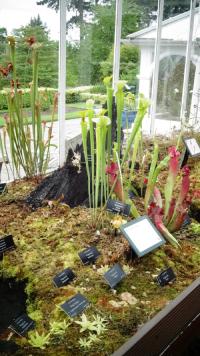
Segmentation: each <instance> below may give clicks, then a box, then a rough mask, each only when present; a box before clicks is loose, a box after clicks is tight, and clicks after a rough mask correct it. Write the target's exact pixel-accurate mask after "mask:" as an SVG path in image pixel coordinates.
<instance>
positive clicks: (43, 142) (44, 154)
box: [0, 36, 57, 177]
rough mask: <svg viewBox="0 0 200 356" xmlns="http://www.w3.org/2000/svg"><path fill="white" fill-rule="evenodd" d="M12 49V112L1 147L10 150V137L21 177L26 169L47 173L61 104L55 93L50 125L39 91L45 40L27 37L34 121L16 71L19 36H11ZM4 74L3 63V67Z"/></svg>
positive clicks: (13, 159) (15, 167) (9, 94)
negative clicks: (25, 107)
mask: <svg viewBox="0 0 200 356" xmlns="http://www.w3.org/2000/svg"><path fill="white" fill-rule="evenodd" d="M8 45H9V50H10V61H11V62H10V63H9V64H8V65H7V73H4V75H5V74H10V75H11V76H12V79H11V86H10V90H9V91H7V95H6V98H7V104H8V114H7V115H5V117H4V119H5V124H6V126H5V127H4V136H5V139H4V140H2V139H1V144H0V149H1V151H2V146H3V151H6V152H7V153H8V149H7V147H6V146H7V143H6V142H7V139H8V140H9V146H10V157H11V163H12V171H13V173H14V176H15V173H16V175H17V177H20V174H21V169H23V171H24V173H25V175H26V176H27V177H31V176H34V175H37V174H44V173H45V172H46V170H47V168H48V163H49V160H50V146H51V138H52V129H53V121H54V117H55V113H56V108H57V94H56V95H55V97H54V103H53V110H52V116H51V122H50V126H49V127H47V125H46V122H44V121H42V119H41V111H40V95H39V92H38V67H39V51H40V47H41V44H39V43H37V42H36V40H35V38H34V37H31V38H29V39H27V45H28V46H29V47H30V51H31V55H32V82H31V84H30V99H31V100H30V101H31V124H29V122H28V118H27V117H25V113H24V110H23V90H22V89H20V83H19V80H18V77H17V72H16V40H15V38H14V37H12V36H9V37H8ZM1 74H2V67H1Z"/></svg>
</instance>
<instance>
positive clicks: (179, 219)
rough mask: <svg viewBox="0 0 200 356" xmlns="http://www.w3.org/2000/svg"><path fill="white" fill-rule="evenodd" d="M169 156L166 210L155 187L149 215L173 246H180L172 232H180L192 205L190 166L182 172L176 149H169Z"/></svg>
mask: <svg viewBox="0 0 200 356" xmlns="http://www.w3.org/2000/svg"><path fill="white" fill-rule="evenodd" d="M169 156H170V160H169V173H168V177H167V181H166V184H165V188H164V198H165V199H164V208H163V202H162V197H161V193H160V191H159V189H158V188H157V187H155V188H154V194H153V199H154V201H153V202H152V203H151V204H150V205H149V209H148V215H149V216H150V218H151V219H152V220H153V222H154V223H155V225H156V227H157V229H158V230H159V231H160V232H161V233H162V234H163V235H164V236H165V237H166V239H167V240H168V241H170V242H171V243H172V244H173V245H178V242H177V240H176V239H175V238H174V237H173V235H172V234H171V232H175V231H178V230H179V229H180V228H181V226H182V224H183V222H184V220H185V217H186V215H187V212H188V208H189V205H190V203H191V199H190V197H189V188H190V178H189V175H190V169H189V167H188V166H184V167H183V169H182V170H181V171H180V169H179V159H178V158H179V157H180V152H178V151H177V150H176V148H175V147H171V148H169ZM179 172H180V174H181V176H182V178H181V183H180V186H179V187H180V188H179V193H178V196H177V197H175V196H174V194H175V189H177V187H175V185H176V179H177V177H178V174H179Z"/></svg>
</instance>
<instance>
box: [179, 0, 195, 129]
mask: <svg viewBox="0 0 200 356" xmlns="http://www.w3.org/2000/svg"><path fill="white" fill-rule="evenodd" d="M195 7H196V0H191V1H190V19H189V32H188V40H187V49H186V58H185V69H184V79H183V91H182V100H181V112H180V118H181V122H182V123H184V122H185V119H186V115H187V112H186V109H187V97H188V82H189V74H190V60H191V51H192V35H193V29H194V14H195ZM188 115H189V113H188Z"/></svg>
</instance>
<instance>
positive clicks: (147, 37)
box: [120, 0, 157, 99]
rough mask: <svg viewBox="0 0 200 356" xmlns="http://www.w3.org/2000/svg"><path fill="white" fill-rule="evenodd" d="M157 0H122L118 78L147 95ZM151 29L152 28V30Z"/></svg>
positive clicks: (149, 82) (149, 95)
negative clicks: (131, 0) (121, 39)
mask: <svg viewBox="0 0 200 356" xmlns="http://www.w3.org/2000/svg"><path fill="white" fill-rule="evenodd" d="M156 11H157V1H153V0H151V1H135V2H130V1H123V21H122V38H123V41H122V42H123V44H122V45H121V61H120V78H121V79H125V80H127V82H128V85H129V88H130V90H131V91H133V92H134V93H138V92H140V93H143V94H144V95H145V96H146V97H147V98H149V99H150V97H151V85H152V70H153V59H154V46H155V35H156V32H155V30H154V29H155V26H154V25H155V21H156V18H157V12H156ZM152 29H153V30H152ZM124 39H125V40H124Z"/></svg>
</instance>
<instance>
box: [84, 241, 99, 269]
mask: <svg viewBox="0 0 200 356" xmlns="http://www.w3.org/2000/svg"><path fill="white" fill-rule="evenodd" d="M99 256H100V252H99V251H98V250H97V248H96V247H94V246H92V247H89V248H87V249H85V250H83V251H82V252H80V253H79V257H80V259H81V261H82V262H83V264H84V265H89V264H90V263H94V262H95V261H96V259H97V258H98V257H99Z"/></svg>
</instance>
